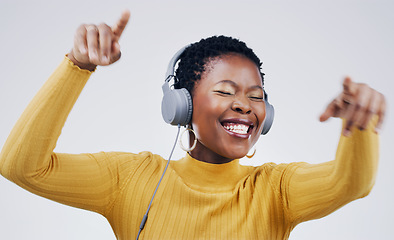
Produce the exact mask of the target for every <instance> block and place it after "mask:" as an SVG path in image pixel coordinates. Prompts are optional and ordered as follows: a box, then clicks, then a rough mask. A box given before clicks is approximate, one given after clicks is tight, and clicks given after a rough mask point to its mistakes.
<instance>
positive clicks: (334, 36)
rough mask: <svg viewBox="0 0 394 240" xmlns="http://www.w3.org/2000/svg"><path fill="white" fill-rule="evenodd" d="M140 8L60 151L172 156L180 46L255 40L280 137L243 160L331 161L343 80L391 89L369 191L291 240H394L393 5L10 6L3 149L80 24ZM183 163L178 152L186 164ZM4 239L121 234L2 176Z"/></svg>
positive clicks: (3, 7) (0, 62) (0, 129)
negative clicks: (330, 107) (166, 114)
mask: <svg viewBox="0 0 394 240" xmlns="http://www.w3.org/2000/svg"><path fill="white" fill-rule="evenodd" d="M125 8H128V9H130V11H131V15H132V16H131V20H130V23H129V26H128V27H127V29H126V31H125V32H124V34H123V36H122V39H121V48H122V53H123V56H122V59H121V60H120V61H119V62H118V63H116V64H114V65H113V66H110V67H100V68H99V69H98V70H97V71H96V72H95V73H94V74H93V76H92V77H91V79H90V80H89V82H88V84H87V86H86V88H85V89H84V91H83V92H82V94H81V97H80V98H79V99H78V101H77V103H76V105H75V107H74V109H73V111H72V112H71V114H70V116H69V118H68V120H67V123H66V126H65V127H64V129H63V133H62V135H61V137H60V139H59V141H58V144H57V148H56V149H55V150H56V151H57V152H69V153H82V152H98V151H129V152H139V151H143V150H149V151H152V152H155V153H158V154H160V155H162V156H164V157H167V156H168V154H169V152H170V149H171V147H172V144H173V139H174V137H175V134H176V128H175V127H171V126H169V125H167V124H165V123H164V122H163V121H162V119H161V113H160V102H161V96H162V93H161V84H162V82H163V80H164V79H163V77H164V73H165V71H166V67H167V63H168V61H169V59H170V58H171V57H172V55H173V54H174V53H175V52H176V51H177V50H178V49H179V48H181V47H182V46H184V45H186V44H188V43H191V42H195V41H198V40H200V39H201V38H205V37H208V36H211V35H220V34H224V35H230V36H233V37H237V38H240V39H241V40H243V41H245V42H246V43H247V44H248V45H249V46H250V47H251V48H253V49H254V50H255V52H256V53H257V55H258V56H259V57H260V58H261V59H262V61H263V62H264V65H263V70H264V72H265V73H266V90H267V91H268V93H269V97H270V102H271V103H272V104H273V105H274V106H275V110H276V116H275V121H274V125H273V127H272V129H271V132H270V133H269V134H268V135H266V136H264V137H261V138H260V140H259V142H258V143H257V154H256V156H255V157H254V158H253V159H252V160H251V161H243V163H245V164H252V165H260V164H263V163H265V162H276V163H281V162H293V161H307V162H311V163H319V162H324V161H328V160H332V159H333V157H334V154H335V150H336V144H337V140H338V137H339V133H340V121H339V120H337V119H332V120H330V121H328V122H327V123H320V122H319V121H318V120H317V119H318V116H319V114H320V113H321V112H322V111H323V109H324V108H325V106H326V104H327V103H328V102H329V101H330V100H331V99H332V98H333V97H334V96H335V95H336V94H337V93H338V92H339V91H340V90H341V83H342V80H343V78H344V76H346V75H349V76H351V77H352V78H353V80H354V81H358V82H365V83H367V84H369V85H370V86H372V87H374V88H375V89H377V90H379V91H381V92H382V93H383V94H385V96H386V98H387V101H388V104H389V105H388V106H389V108H388V111H387V115H386V121H385V124H384V126H383V130H382V132H381V156H380V166H379V173H378V177H377V181H376V185H375V187H374V189H373V191H372V192H371V194H370V195H369V196H368V197H366V198H365V199H362V200H357V201H355V202H352V203H350V204H348V205H347V206H345V207H343V208H341V209H340V210H338V211H336V212H335V213H333V214H331V215H329V216H328V217H325V218H323V219H320V220H315V221H310V222H306V223H302V224H301V225H299V226H297V227H296V228H295V230H294V231H293V232H292V234H291V236H290V239H293V240H295V239H389V238H391V235H392V229H391V227H392V223H393V221H392V216H393V215H394V207H393V202H394V188H393V186H392V184H393V182H394V176H393V175H394V174H393V171H392V170H393V167H394V163H393V139H394V137H393V135H394V128H393V124H392V123H393V116H392V113H393V110H394V108H393V103H394V101H393V96H392V92H393V90H394V84H393V75H394V74H393V71H394V47H393V43H394V30H393V29H394V14H393V12H394V2H393V1H389V0H387V1H383V0H374V1H372V0H371V1H344V0H331V1H312V0H309V1H306V0H304V1H290V0H288V1H263V0H260V1H251V0H249V1H232V0H231V1H230V0H228V1H223V0H222V1H207V0H203V1H201V0H200V1H138V2H137V1H136V0H134V1H133V0H128V1H117V0H112V1H102V0H94V1H93V0H87V1H81V0H68V1H53V0H46V1H44V0H36V1H28V0H25V1H16V0H1V2H0V39H1V40H0V56H1V57H0V68H1V75H0V76H1V77H0V147H1V146H3V144H4V142H5V141H6V138H7V136H8V134H9V132H10V131H11V129H12V127H13V125H14V123H15V122H16V120H17V119H18V117H19V115H20V114H21V113H22V111H23V110H24V108H25V106H26V105H27V104H28V103H29V101H30V100H31V99H32V97H33V96H34V95H35V93H36V92H37V91H38V89H39V88H40V87H41V86H42V84H43V83H44V81H45V80H46V79H47V77H48V76H49V75H50V74H51V72H52V71H53V70H54V69H55V68H56V66H57V65H58V64H59V63H60V62H61V61H62V58H63V55H64V54H65V53H67V52H68V51H69V50H70V48H71V47H72V43H73V35H74V31H75V29H76V28H77V27H78V26H79V24H81V23H84V22H86V23H100V22H106V23H108V24H110V25H111V24H113V23H115V21H116V20H117V18H118V17H119V15H120V13H121V11H122V10H123V9H125ZM183 156H184V153H183V152H182V151H181V150H180V149H179V147H177V150H176V152H175V159H179V158H181V157H183ZM0 239H60V240H63V239H76V240H78V239H115V237H114V235H113V233H112V230H111V228H110V226H109V224H108V223H107V222H106V220H105V219H104V218H103V217H102V216H100V215H97V214H95V213H90V212H87V211H84V210H79V209H75V208H71V207H68V206H64V205H60V204H58V203H54V202H52V201H49V200H46V199H43V198H41V197H37V196H35V195H33V194H31V193H28V192H26V191H25V190H23V189H20V188H19V187H17V186H16V185H15V184H13V183H11V182H9V181H7V180H6V179H4V178H3V177H0Z"/></svg>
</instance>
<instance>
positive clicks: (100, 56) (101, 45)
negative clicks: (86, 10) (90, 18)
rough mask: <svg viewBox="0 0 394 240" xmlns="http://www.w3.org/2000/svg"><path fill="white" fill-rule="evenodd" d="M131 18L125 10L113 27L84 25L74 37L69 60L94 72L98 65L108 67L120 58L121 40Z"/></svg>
mask: <svg viewBox="0 0 394 240" xmlns="http://www.w3.org/2000/svg"><path fill="white" fill-rule="evenodd" d="M129 18H130V11H128V10H125V11H124V12H123V13H122V16H121V17H120V19H119V21H118V22H117V23H116V24H115V25H114V26H112V27H110V26H108V25H107V24H104V23H102V24H100V25H94V24H82V25H81V26H79V27H78V29H77V31H76V33H75V37H74V47H73V48H72V49H71V51H70V53H69V54H68V57H69V59H70V60H71V61H72V62H73V63H74V64H75V65H77V66H78V67H80V68H81V69H87V70H90V71H93V70H94V69H95V68H96V66H97V65H99V66H107V65H110V64H112V63H114V62H116V61H118V60H119V58H120V55H121V54H120V45H119V38H120V36H121V35H122V32H123V30H124V29H125V27H126V25H127V23H128V21H129Z"/></svg>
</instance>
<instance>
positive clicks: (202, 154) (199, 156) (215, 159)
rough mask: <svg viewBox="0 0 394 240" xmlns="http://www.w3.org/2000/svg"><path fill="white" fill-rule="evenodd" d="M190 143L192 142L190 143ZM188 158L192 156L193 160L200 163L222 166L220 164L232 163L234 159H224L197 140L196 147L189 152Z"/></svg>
mask: <svg viewBox="0 0 394 240" xmlns="http://www.w3.org/2000/svg"><path fill="white" fill-rule="evenodd" d="M191 142H192V141H191ZM189 154H190V156H192V157H193V158H194V159H196V160H198V161H201V162H206V163H213V164H222V163H228V162H231V161H233V160H234V159H231V158H226V157H223V156H221V155H219V154H218V153H216V152H214V151H212V150H211V149H209V148H207V147H206V146H204V144H202V143H201V142H200V141H198V140H197V145H196V147H195V148H194V150H193V151H191V152H190V153H189Z"/></svg>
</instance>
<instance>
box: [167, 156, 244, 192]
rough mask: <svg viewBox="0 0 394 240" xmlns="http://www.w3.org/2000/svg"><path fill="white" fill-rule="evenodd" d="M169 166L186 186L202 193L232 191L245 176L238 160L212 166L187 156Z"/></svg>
mask: <svg viewBox="0 0 394 240" xmlns="http://www.w3.org/2000/svg"><path fill="white" fill-rule="evenodd" d="M171 164H172V167H173V169H174V170H175V171H176V173H177V174H178V175H179V176H180V177H181V178H182V180H183V181H184V182H185V184H186V185H188V186H189V187H191V188H193V189H195V190H199V191H203V192H213V191H214V192H224V191H232V190H233V189H234V187H235V186H236V184H237V183H238V182H239V181H240V180H241V179H242V178H243V177H245V176H246V174H247V169H246V167H244V166H241V165H240V164H239V160H238V159H235V160H233V161H231V162H228V163H223V164H212V163H206V162H202V161H199V160H197V159H194V158H193V157H191V156H190V155H189V154H187V155H186V156H185V157H184V158H182V159H181V160H179V161H173V162H172V163H171Z"/></svg>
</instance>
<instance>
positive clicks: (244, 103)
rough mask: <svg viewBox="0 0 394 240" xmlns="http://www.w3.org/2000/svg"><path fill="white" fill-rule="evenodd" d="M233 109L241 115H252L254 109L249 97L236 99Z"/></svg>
mask: <svg viewBox="0 0 394 240" xmlns="http://www.w3.org/2000/svg"><path fill="white" fill-rule="evenodd" d="M231 109H232V110H233V111H235V112H238V113H241V114H250V113H251V112H252V107H251V106H250V103H249V100H248V99H247V97H238V98H235V99H234V102H233V104H232V106H231Z"/></svg>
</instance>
